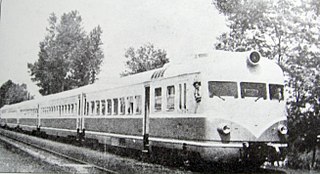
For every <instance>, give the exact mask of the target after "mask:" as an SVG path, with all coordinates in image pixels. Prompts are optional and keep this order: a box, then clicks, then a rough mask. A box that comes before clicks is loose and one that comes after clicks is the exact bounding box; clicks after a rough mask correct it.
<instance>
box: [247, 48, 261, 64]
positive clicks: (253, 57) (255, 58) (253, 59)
mask: <svg viewBox="0 0 320 174" xmlns="http://www.w3.org/2000/svg"><path fill="white" fill-rule="evenodd" d="M260 58H261V55H260V53H259V52H257V51H252V52H251V53H250V55H249V57H248V63H249V64H250V65H253V66H255V65H258V63H259V61H260Z"/></svg>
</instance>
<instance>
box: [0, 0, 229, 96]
mask: <svg viewBox="0 0 320 174" xmlns="http://www.w3.org/2000/svg"><path fill="white" fill-rule="evenodd" d="M72 10H77V11H78V12H79V14H80V15H81V17H82V22H83V26H84V29H85V31H87V33H89V32H90V31H91V30H92V29H93V28H94V27H96V26H98V25H100V26H101V28H102V30H103V34H102V42H103V46H102V49H103V52H104V55H105V58H104V62H103V65H102V67H101V68H102V71H101V73H100V75H99V76H98V77H99V78H100V79H101V80H102V79H109V78H118V77H119V74H120V73H121V72H122V71H124V70H125V65H124V62H125V58H124V54H125V50H126V49H127V48H129V47H134V48H138V47H140V46H142V45H144V44H147V43H152V44H154V46H155V47H156V48H160V49H164V50H166V51H167V53H168V57H169V59H170V61H181V60H182V59H184V57H185V56H187V55H191V54H197V53H203V52H207V51H208V50H210V49H213V44H214V42H215V40H216V37H217V36H219V35H220V34H221V33H222V32H223V31H225V30H226V25H225V17H224V16H223V15H221V14H219V13H218V11H217V10H216V9H215V7H214V5H213V4H212V0H188V1H185V0H129V1H128V0H2V7H1V20H0V85H2V84H3V83H5V82H6V81H7V80H9V79H11V80H12V81H13V82H14V83H19V84H21V83H25V84H27V86H28V91H30V92H31V94H33V95H36V96H39V95H40V94H39V93H38V89H39V88H38V87H37V86H36V83H35V82H32V81H31V76H30V74H29V73H28V68H27V63H34V62H35V61H37V59H38V52H39V42H40V41H42V40H43V39H44V37H45V35H46V27H47V26H48V17H49V15H50V14H51V13H55V14H56V15H57V16H58V18H60V17H61V15H62V14H63V13H68V12H70V11H72Z"/></svg>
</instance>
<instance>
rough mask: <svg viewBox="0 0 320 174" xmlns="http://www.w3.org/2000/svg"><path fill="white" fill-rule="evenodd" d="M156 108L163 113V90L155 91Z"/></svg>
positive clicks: (157, 89)
mask: <svg viewBox="0 0 320 174" xmlns="http://www.w3.org/2000/svg"><path fill="white" fill-rule="evenodd" d="M154 95H155V96H154V99H155V102H154V108H155V111H161V104H162V96H161V88H155V90H154Z"/></svg>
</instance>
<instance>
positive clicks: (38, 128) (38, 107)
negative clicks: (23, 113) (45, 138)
mask: <svg viewBox="0 0 320 174" xmlns="http://www.w3.org/2000/svg"><path fill="white" fill-rule="evenodd" d="M40 121H41V120H40V105H39V104H38V105H37V130H38V131H40V125H41V122H40Z"/></svg>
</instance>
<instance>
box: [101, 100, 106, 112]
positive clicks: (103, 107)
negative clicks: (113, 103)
mask: <svg viewBox="0 0 320 174" xmlns="http://www.w3.org/2000/svg"><path fill="white" fill-rule="evenodd" d="M101 115H106V101H105V100H102V101H101Z"/></svg>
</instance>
